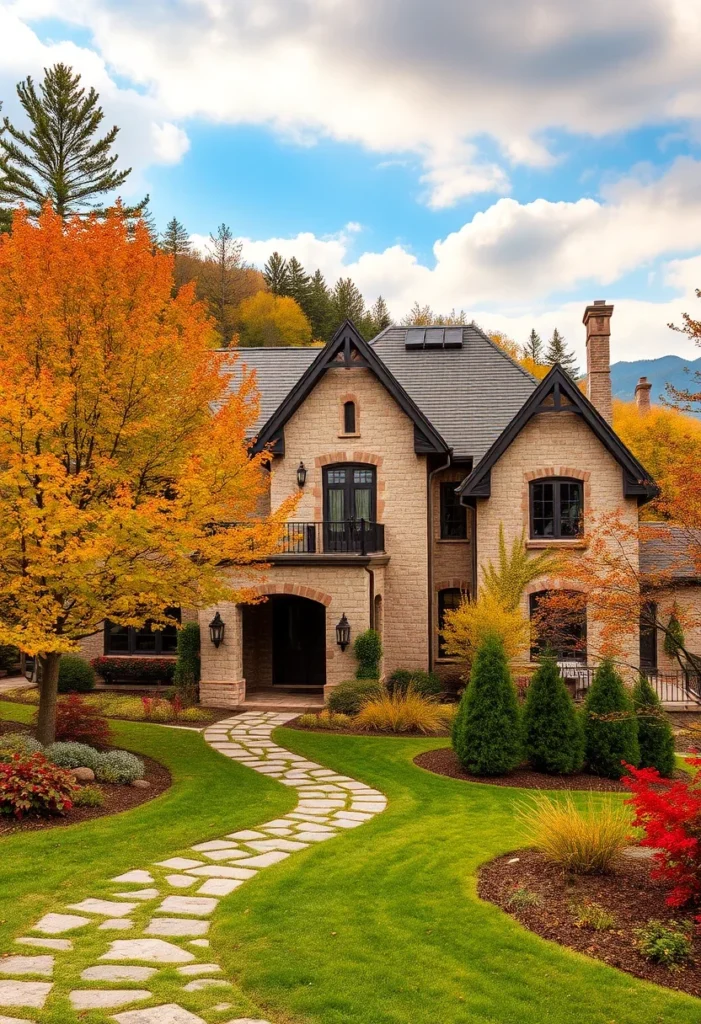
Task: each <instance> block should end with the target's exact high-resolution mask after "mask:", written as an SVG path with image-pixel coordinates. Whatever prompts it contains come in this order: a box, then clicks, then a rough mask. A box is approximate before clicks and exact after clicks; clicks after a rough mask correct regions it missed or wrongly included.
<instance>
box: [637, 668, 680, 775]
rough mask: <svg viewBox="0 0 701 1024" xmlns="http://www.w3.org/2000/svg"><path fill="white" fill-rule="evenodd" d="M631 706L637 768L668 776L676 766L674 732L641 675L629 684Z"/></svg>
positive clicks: (658, 699) (659, 702)
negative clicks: (635, 736)
mask: <svg viewBox="0 0 701 1024" xmlns="http://www.w3.org/2000/svg"><path fill="white" fill-rule="evenodd" d="M633 707H634V708H635V714H636V715H637V718H638V745H639V747H640V767H641V768H656V769H657V771H658V772H659V773H660V775H662V776H663V777H664V778H666V779H668V778H669V777H670V776H671V775H672V773H673V772H674V769H675V767H676V757H675V753H674V734H673V733H672V726H671V725H670V723H669V719H668V718H667V715H666V714H665V712H664V709H663V707H662V702H661V701H660V698H659V697H658V696H657V694H656V693H655V691H654V690H653V688H652V687H651V686H650V683H649V682H648V680H647V679H646V678H645V676H643V675H641V676H639V678H638V681H637V683H636V684H635V686H634V687H633Z"/></svg>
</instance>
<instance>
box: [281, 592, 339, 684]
mask: <svg viewBox="0 0 701 1024" xmlns="http://www.w3.org/2000/svg"><path fill="white" fill-rule="evenodd" d="M270 600H271V601H272V605H273V686H283V687H285V686H301V687H310V688H311V687H322V686H323V685H324V684H325V682H326V609H325V608H324V606H323V604H319V603H318V602H317V601H310V600H308V599H307V598H306V597H285V596H283V595H276V596H273V597H271V599H270Z"/></svg>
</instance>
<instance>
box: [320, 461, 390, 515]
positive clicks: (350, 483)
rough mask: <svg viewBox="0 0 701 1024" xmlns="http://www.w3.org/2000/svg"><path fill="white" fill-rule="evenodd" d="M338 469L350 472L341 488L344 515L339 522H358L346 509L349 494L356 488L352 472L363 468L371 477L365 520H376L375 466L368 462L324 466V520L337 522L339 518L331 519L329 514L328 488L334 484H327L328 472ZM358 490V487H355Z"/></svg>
mask: <svg viewBox="0 0 701 1024" xmlns="http://www.w3.org/2000/svg"><path fill="white" fill-rule="evenodd" d="M338 470H345V471H347V472H348V471H349V472H350V478H349V479H346V481H345V483H344V484H343V490H344V493H345V497H344V507H345V511H346V515H345V516H344V518H343V520H340V522H351V521H355V522H359V521H360V520H358V519H356V518H355V517H354V516H351V515H348V509H349V507H350V506H351V496H352V495H353V493H354V492H355V490H356V487H355V481H354V480H353V473H354V471H355V470H363V471H365V472H369V473H370V474H371V476H372V479H371V481H370V484H369V489H370V518H369V519H367V520H366V522H371V523H375V522H377V468H376V467H375V466H373V465H372V463H369V462H336V463H334V464H333V465H331V466H324V471H323V492H324V506H323V507H324V522H325V523H329V522H338V521H339V520H332V519H331V517H330V516H329V490H333V489H334V487H335V486H338V485H334V484H329V474H331V473H334V472H337V471H338ZM357 489H358V490H360V487H358V488H357Z"/></svg>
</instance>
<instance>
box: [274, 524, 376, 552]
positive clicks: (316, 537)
mask: <svg viewBox="0 0 701 1024" xmlns="http://www.w3.org/2000/svg"><path fill="white" fill-rule="evenodd" d="M384 550H385V528H384V524H383V523H373V522H371V521H370V520H368V519H346V520H344V521H342V522H321V523H285V524H284V526H283V532H282V541H281V545H280V549H279V554H285V555H314V554H356V555H369V554H377V553H378V552H383V551H384Z"/></svg>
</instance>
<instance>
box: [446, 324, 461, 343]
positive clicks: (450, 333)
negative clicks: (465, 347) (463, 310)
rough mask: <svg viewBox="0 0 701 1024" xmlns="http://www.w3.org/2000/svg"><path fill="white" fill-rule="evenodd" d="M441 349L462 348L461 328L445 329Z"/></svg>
mask: <svg viewBox="0 0 701 1024" xmlns="http://www.w3.org/2000/svg"><path fill="white" fill-rule="evenodd" d="M443 348H462V327H446V329H445V342H444V343H443Z"/></svg>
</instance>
